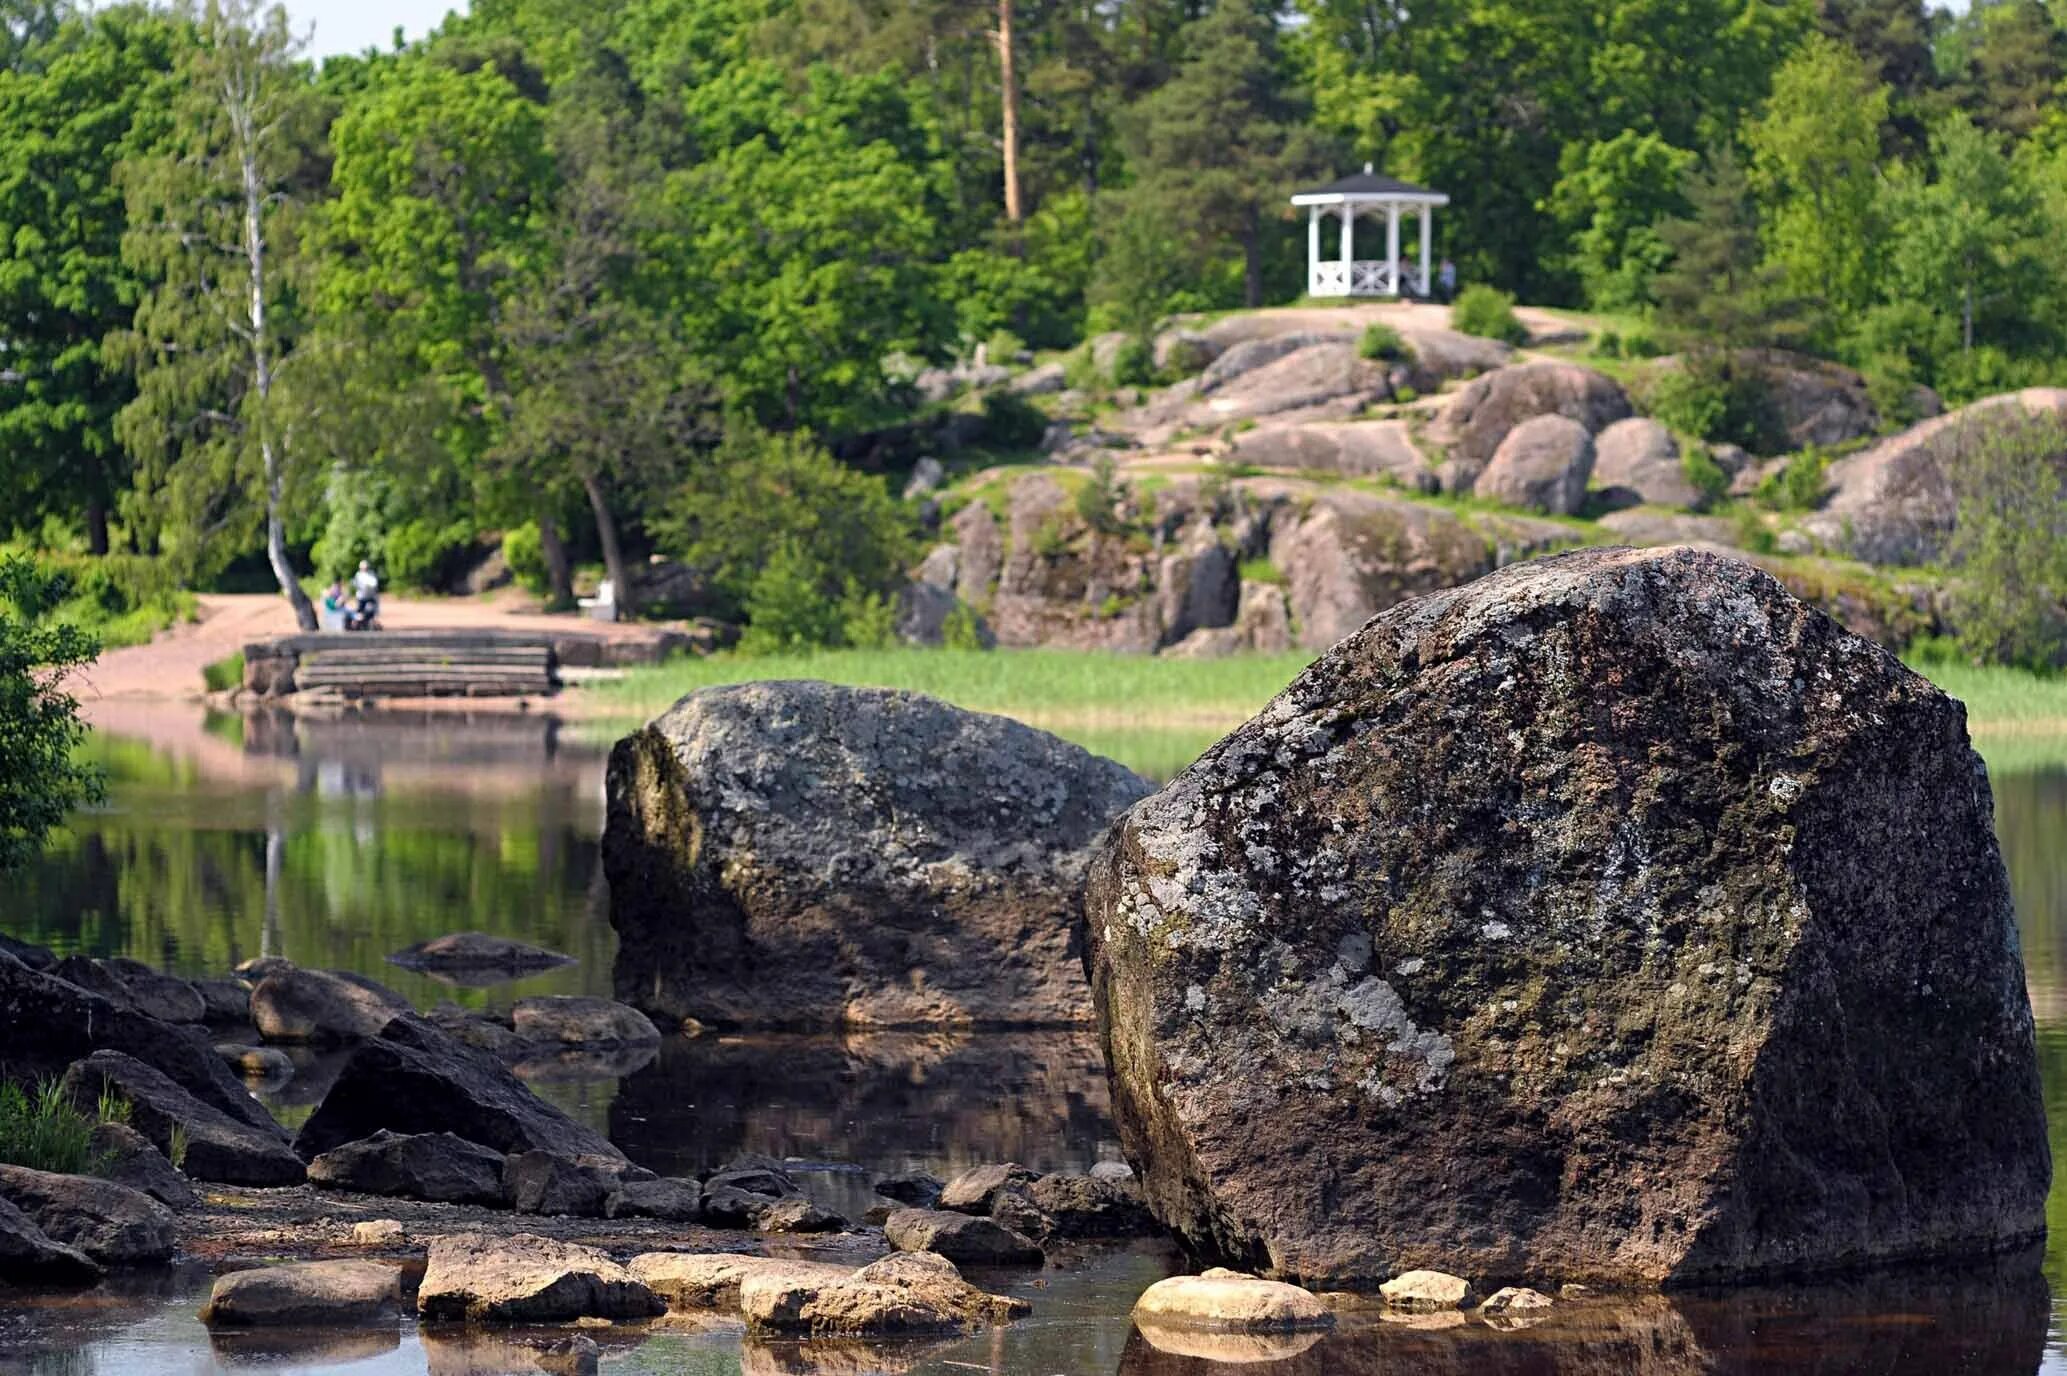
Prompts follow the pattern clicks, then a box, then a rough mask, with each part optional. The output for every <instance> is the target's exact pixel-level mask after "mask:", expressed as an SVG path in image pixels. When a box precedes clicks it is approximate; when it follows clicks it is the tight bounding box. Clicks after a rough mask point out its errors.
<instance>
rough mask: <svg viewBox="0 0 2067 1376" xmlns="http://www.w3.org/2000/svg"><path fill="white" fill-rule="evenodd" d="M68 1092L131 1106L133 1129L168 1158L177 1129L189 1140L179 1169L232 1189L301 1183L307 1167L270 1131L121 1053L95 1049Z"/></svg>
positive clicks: (72, 1073) (71, 1078)
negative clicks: (213, 1104)
mask: <svg viewBox="0 0 2067 1376" xmlns="http://www.w3.org/2000/svg"><path fill="white" fill-rule="evenodd" d="M64 1087H65V1092H66V1093H67V1094H68V1095H70V1096H71V1099H72V1102H73V1103H75V1104H79V1105H81V1106H88V1105H93V1104H97V1103H99V1102H100V1098H101V1096H102V1095H103V1094H115V1095H118V1096H120V1097H121V1098H124V1099H127V1100H128V1101H129V1105H130V1116H129V1122H130V1126H131V1127H133V1128H135V1129H136V1130H137V1131H138V1132H140V1133H142V1134H143V1135H144V1137H145V1138H146V1139H148V1140H149V1141H150V1143H151V1145H152V1146H154V1147H156V1148H157V1149H158V1150H159V1151H160V1152H162V1153H165V1154H166V1155H167V1156H168V1157H169V1156H170V1155H171V1152H172V1130H173V1128H175V1127H178V1128H180V1129H181V1130H182V1133H183V1135H184V1137H185V1138H186V1156H185V1158H184V1159H183V1160H182V1161H181V1162H180V1169H181V1170H183V1171H185V1172H186V1174H188V1175H189V1176H192V1177H193V1178H194V1179H196V1180H218V1181H221V1182H223V1183H224V1184H227V1185H299V1184H300V1183H301V1182H302V1177H303V1174H304V1172H303V1169H302V1163H301V1161H300V1159H299V1158H297V1157H296V1156H295V1154H294V1153H293V1152H291V1151H289V1150H288V1149H287V1144H286V1143H285V1142H282V1141H281V1140H280V1139H279V1137H277V1136H275V1135H274V1134H273V1133H270V1132H262V1131H260V1130H259V1129H257V1128H254V1127H251V1126H249V1125H247V1124H245V1123H241V1122H238V1121H237V1120H236V1119H234V1118H231V1117H230V1116H229V1115H228V1114H226V1113H223V1112H220V1111H219V1110H217V1109H215V1108H213V1107H211V1106H210V1105H208V1104H204V1103H202V1102H201V1101H200V1100H199V1099H196V1098H195V1097H194V1096H193V1095H191V1094H189V1093H187V1092H186V1091H185V1090H184V1089H181V1088H180V1087H179V1086H178V1085H176V1084H174V1083H173V1082H172V1081H171V1080H170V1079H168V1078H167V1077H166V1076H164V1075H162V1074H160V1073H159V1072H157V1071H156V1070H153V1069H152V1068H151V1067H150V1066H147V1065H145V1064H144V1063H143V1062H142V1061H139V1060H137V1059H135V1058H134V1057H131V1056H125V1055H123V1054H122V1053H121V1052H119V1051H96V1052H94V1053H93V1054H92V1055H91V1056H88V1057H86V1058H85V1059H84V1060H82V1061H77V1062H75V1063H74V1064H73V1065H72V1067H71V1068H70V1069H69V1070H67V1071H66V1072H65V1078H64Z"/></svg>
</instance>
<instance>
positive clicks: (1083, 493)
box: [1077, 454, 1125, 535]
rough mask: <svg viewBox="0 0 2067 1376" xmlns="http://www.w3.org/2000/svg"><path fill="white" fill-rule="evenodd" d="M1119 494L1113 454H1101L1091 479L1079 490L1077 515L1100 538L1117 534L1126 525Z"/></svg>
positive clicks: (1093, 467)
mask: <svg viewBox="0 0 2067 1376" xmlns="http://www.w3.org/2000/svg"><path fill="white" fill-rule="evenodd" d="M1120 495H1121V494H1120V483H1119V477H1118V469H1117V466H1116V465H1115V464H1114V463H1113V461H1112V456H1111V455H1109V454H1100V455H1099V456H1098V458H1097V460H1096V461H1095V462H1093V463H1092V465H1091V480H1090V481H1089V482H1087V483H1085V484H1084V485H1083V486H1082V487H1080V488H1078V489H1077V515H1079V516H1081V517H1082V518H1083V520H1084V524H1085V525H1087V526H1089V527H1091V529H1093V530H1095V531H1097V532H1098V533H1099V534H1100V535H1117V534H1119V533H1120V531H1121V529H1122V528H1123V527H1124V526H1125V522H1123V521H1122V520H1121V519H1120Z"/></svg>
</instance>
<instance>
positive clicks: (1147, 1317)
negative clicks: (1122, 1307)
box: [1134, 1266, 1335, 1330]
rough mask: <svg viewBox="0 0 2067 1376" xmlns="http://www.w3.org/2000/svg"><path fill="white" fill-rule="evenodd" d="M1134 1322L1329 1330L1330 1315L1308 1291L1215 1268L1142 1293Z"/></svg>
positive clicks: (1173, 1278)
mask: <svg viewBox="0 0 2067 1376" xmlns="http://www.w3.org/2000/svg"><path fill="white" fill-rule="evenodd" d="M1134 1317H1135V1319H1136V1320H1137V1321H1139V1322H1141V1323H1143V1324H1144V1325H1146V1324H1157V1323H1160V1324H1167V1325H1171V1326H1175V1327H1194V1328H1221V1329H1234V1330H1242V1329H1292V1328H1332V1327H1333V1326H1334V1324H1335V1316H1334V1314H1333V1313H1331V1312H1330V1311H1329V1309H1328V1306H1326V1305H1325V1304H1322V1303H1321V1301H1320V1299H1319V1297H1317V1296H1316V1295H1314V1294H1313V1293H1312V1292H1311V1291H1309V1290H1302V1289H1300V1288H1299V1287H1298V1286H1296V1285H1288V1284H1286V1283H1285V1282H1283V1281H1277V1280H1263V1279H1261V1278H1259V1277H1256V1276H1251V1275H1245V1274H1243V1273H1242V1272H1240V1271H1230V1270H1228V1269H1226V1268H1225V1267H1219V1266H1216V1267H1214V1268H1213V1269H1211V1270H1209V1271H1206V1272H1205V1273H1203V1274H1201V1275H1196V1276H1171V1277H1170V1278H1168V1279H1167V1280H1159V1281H1157V1282H1156V1283H1155V1284H1154V1285H1151V1286H1149V1287H1148V1289H1146V1290H1144V1291H1142V1292H1141V1298H1140V1299H1138V1300H1136V1301H1135V1302H1134Z"/></svg>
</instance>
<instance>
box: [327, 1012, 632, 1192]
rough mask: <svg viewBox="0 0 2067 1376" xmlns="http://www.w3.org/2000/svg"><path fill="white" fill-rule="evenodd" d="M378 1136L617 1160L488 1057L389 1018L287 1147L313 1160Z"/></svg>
mask: <svg viewBox="0 0 2067 1376" xmlns="http://www.w3.org/2000/svg"><path fill="white" fill-rule="evenodd" d="M383 1128H386V1129H388V1130H389V1131H391V1132H400V1133H423V1132H450V1133H453V1134H455V1135H456V1136H459V1137H464V1138H465V1139H466V1140H468V1141H469V1142H478V1143H479V1144H480V1145H482V1146H484V1147H493V1148H494V1149H495V1150H497V1151H500V1152H518V1151H549V1152H552V1153H553V1154H554V1155H556V1156H565V1157H569V1158H572V1159H575V1160H588V1159H591V1158H593V1159H595V1160H597V1161H622V1160H623V1159H624V1153H623V1152H621V1151H619V1150H618V1149H617V1148H616V1147H614V1146H612V1145H611V1144H610V1140H609V1139H608V1138H606V1137H604V1136H603V1135H602V1134H601V1133H599V1132H597V1131H596V1130H595V1129H593V1128H589V1127H584V1126H583V1125H582V1124H580V1123H577V1122H575V1121H574V1120H573V1119H572V1118H569V1117H568V1116H567V1115H566V1114H565V1113H562V1112H561V1111H560V1110H559V1109H557V1108H555V1107H553V1106H552V1105H551V1104H549V1103H547V1102H546V1101H545V1100H543V1099H541V1098H539V1097H538V1096H537V1095H536V1094H533V1093H532V1092H531V1091H530V1089H528V1088H526V1087H525V1085H524V1082H523V1081H521V1080H519V1079H518V1078H517V1077H516V1076H515V1075H513V1074H511V1073H510V1071H509V1069H508V1068H507V1067H506V1066H504V1065H503V1064H502V1062H500V1061H498V1060H497V1059H496V1058H495V1057H493V1056H491V1055H489V1054H488V1053H487V1052H485V1051H478V1050H476V1049H474V1048H473V1047H470V1046H464V1045H462V1044H460V1043H459V1042H457V1041H454V1040H453V1039H452V1038H451V1037H448V1036H446V1035H445V1034H444V1033H443V1032H440V1031H439V1030H438V1029H437V1028H436V1027H434V1026H432V1025H431V1024H430V1023H428V1022H425V1021H424V1020H422V1019H421V1018H415V1017H406V1018H396V1019H395V1020H394V1021H392V1022H390V1023H389V1024H388V1025H387V1027H385V1028H384V1029H382V1032H381V1035H380V1036H379V1037H377V1038H375V1039H374V1040H372V1041H367V1042H362V1043H360V1044H359V1045H358V1046H357V1047H355V1048H354V1049H353V1050H352V1052H351V1054H350V1056H349V1057H348V1058H347V1059H346V1061H345V1064H344V1068H343V1069H342V1070H340V1071H339V1072H338V1076H337V1080H336V1082H335V1083H333V1084H332V1085H331V1086H330V1090H329V1092H328V1093H327V1094H325V1095H324V1096H323V1102H322V1103H321V1104H320V1105H318V1106H317V1108H316V1111H315V1112H314V1113H313V1114H311V1115H310V1116H309V1119H308V1121H307V1122H306V1123H304V1124H302V1128H301V1132H300V1133H299V1134H297V1135H296V1137H295V1139H294V1149H295V1150H296V1151H298V1152H300V1153H301V1154H302V1155H304V1156H310V1157H313V1156H316V1155H317V1154H319V1153H321V1152H326V1151H329V1150H330V1149H331V1148H333V1147H337V1146H341V1145H343V1144H344V1143H346V1142H352V1141H357V1140H358V1139H360V1138H362V1137H370V1136H372V1135H373V1134H374V1133H376V1132H378V1131H380V1130H381V1129H383Z"/></svg>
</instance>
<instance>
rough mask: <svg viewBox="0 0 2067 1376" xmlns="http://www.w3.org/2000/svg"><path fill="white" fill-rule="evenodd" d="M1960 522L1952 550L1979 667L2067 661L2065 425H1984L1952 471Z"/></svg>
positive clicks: (1962, 637) (1960, 607)
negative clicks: (1958, 567) (1958, 571)
mask: <svg viewBox="0 0 2067 1376" xmlns="http://www.w3.org/2000/svg"><path fill="white" fill-rule="evenodd" d="M1948 468H1949V469H1950V471H1951V474H1952V485H1953V491H1954V494H1955V497H1956V499H1957V501H1958V521H1957V524H1956V525H1955V526H1954V528H1953V534H1952V544H1951V547H1950V549H1949V550H1948V551H1947V552H1948V554H1949V555H1950V557H1951V558H1952V560H1953V561H1954V562H1956V563H1957V564H1958V565H1959V566H1960V578H1959V580H1958V581H1957V582H1956V583H1955V584H1954V585H1953V588H1952V609H1953V621H1954V624H1955V625H1957V626H1958V628H1959V643H1960V644H1961V646H1963V647H1964V648H1965V650H1966V652H1967V654H1968V655H1969V656H1970V657H1971V658H1973V659H1974V660H1976V661H1978V662H1984V663H1996V664H2014V665H2018V666H2021V667H2023V668H2027V669H2056V668H2059V667H2060V666H2061V665H2062V664H2063V663H2067V424H2062V423H2061V422H2059V421H2057V420H2052V419H2022V420H2015V421H2010V422H2008V423H2005V424H1998V425H1992V426H1988V427H1986V428H1985V429H1984V430H1983V431H1982V433H1981V434H1980V435H1979V436H1978V438H1976V439H1975V440H1974V441H1973V442H1972V443H1971V445H1970V446H1969V449H1968V452H1966V453H1964V454H1962V455H1961V456H1960V461H1959V462H1958V463H1957V464H1952V465H1948Z"/></svg>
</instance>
